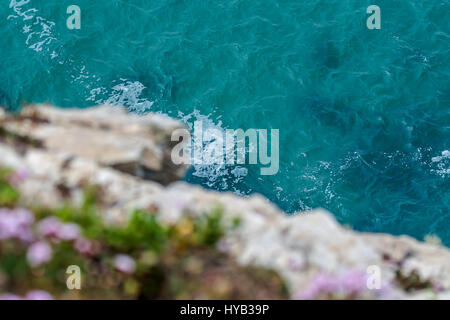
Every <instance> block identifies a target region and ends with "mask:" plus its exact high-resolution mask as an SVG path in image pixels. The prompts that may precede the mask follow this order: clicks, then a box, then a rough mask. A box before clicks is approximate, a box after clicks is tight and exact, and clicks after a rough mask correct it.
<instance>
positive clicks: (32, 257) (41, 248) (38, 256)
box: [27, 241, 52, 267]
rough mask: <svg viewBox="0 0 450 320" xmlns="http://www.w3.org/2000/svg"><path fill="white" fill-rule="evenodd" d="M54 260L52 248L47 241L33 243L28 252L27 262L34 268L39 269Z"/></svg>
mask: <svg viewBox="0 0 450 320" xmlns="http://www.w3.org/2000/svg"><path fill="white" fill-rule="evenodd" d="M51 258H52V248H51V247H50V245H49V244H48V243H47V242H45V241H40V242H36V243H33V244H32V245H31V246H30V247H29V248H28V251H27V260H28V263H29V264H30V265H31V266H32V267H38V266H40V265H42V264H43V263H46V262H48V261H50V259H51Z"/></svg>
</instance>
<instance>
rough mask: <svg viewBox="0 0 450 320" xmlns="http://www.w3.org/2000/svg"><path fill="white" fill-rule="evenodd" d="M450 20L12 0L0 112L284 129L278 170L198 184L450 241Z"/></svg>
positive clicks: (158, 1)
mask: <svg viewBox="0 0 450 320" xmlns="http://www.w3.org/2000/svg"><path fill="white" fill-rule="evenodd" d="M70 5H77V6H78V7H79V8H80V10H81V25H80V26H81V28H80V29H79V30H78V29H69V28H68V27H67V24H66V20H67V19H68V17H69V16H70V15H69V14H68V13H67V8H68V7H69V6H70ZM370 5H377V6H378V7H379V8H380V11H381V28H380V29H374V30H369V29H368V28H367V25H366V20H367V18H368V16H369V15H368V14H367V12H366V10H367V8H368V7H369V6H370ZM449 13H450V0H434V1H423V0H403V1H392V0H370V1H366V0H345V1H343V0H326V1H325V0H296V1H294V0H264V1H250V0H227V1H225V0H208V1H205V0H189V1H184V0H134V1H131V0H129V1H125V0H96V1H92V0H70V1H69V0H59V1H49V0H45V1H44V0H4V1H2V3H1V4H0V21H1V29H0V30H1V32H0V63H1V67H2V68H1V70H0V104H1V105H6V106H7V108H9V109H17V108H19V107H20V106H21V105H22V104H24V103H27V102H50V103H53V104H56V105H58V106H61V107H63V108H69V107H80V108H82V107H87V106H90V105H94V104H97V103H104V102H107V103H112V104H118V105H124V106H125V107H126V108H128V109H129V110H131V111H133V112H136V113H145V112H148V111H153V112H161V113H164V114H167V115H169V116H172V117H175V118H178V119H181V120H182V121H184V122H185V123H186V124H187V126H188V127H191V128H192V123H194V121H202V122H203V124H204V125H206V126H207V127H209V128H215V129H218V130H226V129H238V128H242V129H244V130H246V129H250V128H263V129H267V130H271V129H279V130H280V131H279V132H280V136H279V139H280V146H279V152H280V155H279V157H280V159H279V161H280V164H279V171H278V173H277V174H276V175H272V176H262V175H260V168H259V166H258V165H235V166H227V165H195V166H194V167H193V168H192V169H191V170H190V171H189V173H188V175H187V177H186V180H187V181H188V182H191V183H195V184H201V185H203V186H205V187H207V188H211V189H215V190H221V191H232V192H235V193H237V194H241V195H249V194H252V193H262V194H263V195H265V196H266V197H268V198H269V199H270V200H272V201H273V202H275V203H276V204H277V205H278V206H279V207H280V208H282V209H284V210H285V211H286V212H288V213H295V212H299V211H304V210H310V209H313V208H317V207H323V208H326V209H328V210H330V211H331V212H332V213H333V214H334V215H335V216H336V218H337V219H338V220H339V221H340V222H341V223H342V224H346V225H350V226H352V227H353V228H355V229H357V230H361V231H372V232H387V233H391V234H408V235H411V236H413V237H416V238H418V239H423V238H424V237H425V236H427V235H437V236H439V237H440V238H441V239H442V240H443V242H444V243H445V244H447V245H450V151H449V150H450V83H449V72H450V62H449V59H450V58H449V57H450V49H449V48H450V23H449V19H450V16H449Z"/></svg>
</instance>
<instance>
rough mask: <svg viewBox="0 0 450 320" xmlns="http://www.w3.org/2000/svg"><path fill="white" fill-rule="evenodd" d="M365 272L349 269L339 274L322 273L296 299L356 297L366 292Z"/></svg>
mask: <svg viewBox="0 0 450 320" xmlns="http://www.w3.org/2000/svg"><path fill="white" fill-rule="evenodd" d="M367 290H368V289H367V274H366V273H363V272H359V271H349V272H347V273H344V274H342V275H339V276H335V275H331V274H328V273H322V274H319V275H318V276H316V277H315V278H314V279H313V280H312V281H311V283H310V284H309V286H308V287H307V288H306V290H304V291H303V292H301V293H299V294H298V295H296V296H295V298H296V299H302V300H313V299H320V298H327V297H329V296H336V297H341V298H349V297H356V296H358V295H359V294H362V293H364V292H366V291H367Z"/></svg>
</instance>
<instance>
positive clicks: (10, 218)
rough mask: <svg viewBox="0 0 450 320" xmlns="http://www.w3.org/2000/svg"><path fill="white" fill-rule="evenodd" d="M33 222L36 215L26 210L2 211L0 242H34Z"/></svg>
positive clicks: (0, 213) (0, 214)
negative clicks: (11, 240)
mask: <svg viewBox="0 0 450 320" xmlns="http://www.w3.org/2000/svg"><path fill="white" fill-rule="evenodd" d="M33 222H34V215H33V214H32V213H31V212H30V211H28V210H26V209H13V210H10V209H0V241H2V240H9V239H17V240H20V241H23V242H31V241H33V232H32V229H31V227H32V225H33Z"/></svg>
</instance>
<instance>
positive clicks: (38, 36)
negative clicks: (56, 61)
mask: <svg viewBox="0 0 450 320" xmlns="http://www.w3.org/2000/svg"><path fill="white" fill-rule="evenodd" d="M28 4H30V0H20V1H17V0H11V1H10V2H9V7H10V8H11V9H12V10H13V11H14V14H11V15H9V16H8V18H7V20H12V21H15V22H16V23H19V22H20V21H21V22H23V27H22V30H21V32H22V33H23V34H25V35H27V39H26V40H25V44H26V45H27V46H28V48H30V49H32V50H34V51H36V52H42V51H46V52H48V53H49V54H50V57H51V58H52V59H53V58H55V57H56V56H57V54H56V52H55V51H54V48H52V46H51V44H52V43H53V42H54V41H56V40H57V38H56V37H55V36H54V33H55V32H54V27H55V22H53V21H50V20H48V19H46V18H44V17H41V16H40V15H39V10H38V9H36V8H27V7H26V5H28Z"/></svg>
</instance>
